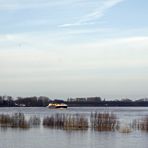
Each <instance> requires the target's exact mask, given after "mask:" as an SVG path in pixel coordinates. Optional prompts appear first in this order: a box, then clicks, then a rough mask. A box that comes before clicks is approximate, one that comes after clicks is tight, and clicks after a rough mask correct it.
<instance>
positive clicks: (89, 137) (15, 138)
mask: <svg viewBox="0 0 148 148" xmlns="http://www.w3.org/2000/svg"><path fill="white" fill-rule="evenodd" d="M96 111H97V112H106V111H109V112H113V113H114V114H116V115H117V118H118V120H119V121H121V123H124V124H128V123H130V122H131V121H132V120H134V119H140V118H142V117H144V116H146V115H148V108H126V107H122V108H118V107H116V108H115V107H112V108H104V107H102V108H99V107H91V108H88V107H83V108H77V107H76V108H68V109H67V110H50V109H48V108H0V114H2V113H4V114H13V113H16V112H21V113H24V114H25V115H26V116H27V117H29V116H32V115H36V116H38V117H40V118H41V119H42V118H43V117H46V116H50V115H51V114H54V113H71V114H74V113H81V114H84V115H86V116H89V115H90V114H91V112H96ZM46 147H48V148H110V147H112V148H147V147H148V133H145V132H140V131H133V132H131V133H128V134H125V133H119V132H98V131H92V130H90V129H89V130H87V131H65V130H57V129H50V128H44V127H42V126H40V127H37V128H30V129H28V130H20V129H12V128H6V129H4V128H1V129H0V148H46Z"/></svg>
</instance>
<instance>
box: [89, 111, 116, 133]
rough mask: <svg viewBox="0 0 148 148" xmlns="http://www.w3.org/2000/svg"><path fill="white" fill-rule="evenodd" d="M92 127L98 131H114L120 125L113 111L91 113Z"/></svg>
mask: <svg viewBox="0 0 148 148" xmlns="http://www.w3.org/2000/svg"><path fill="white" fill-rule="evenodd" d="M90 122H91V127H92V129H94V130H96V131H114V130H115V129H116V127H117V125H118V122H117V118H116V116H115V115H114V114H113V113H97V112H96V113H91V118H90Z"/></svg>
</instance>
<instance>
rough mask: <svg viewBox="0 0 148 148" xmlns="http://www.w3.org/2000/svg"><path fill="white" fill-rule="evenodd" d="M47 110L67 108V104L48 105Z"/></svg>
mask: <svg viewBox="0 0 148 148" xmlns="http://www.w3.org/2000/svg"><path fill="white" fill-rule="evenodd" d="M47 107H48V108H53V109H54V108H67V107H68V106H67V104H64V103H49V104H48V106H47Z"/></svg>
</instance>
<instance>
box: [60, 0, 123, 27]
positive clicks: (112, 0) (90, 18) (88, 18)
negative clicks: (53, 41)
mask: <svg viewBox="0 0 148 148" xmlns="http://www.w3.org/2000/svg"><path fill="white" fill-rule="evenodd" d="M122 1H123V0H106V1H104V2H103V3H102V4H101V5H99V6H98V7H97V8H96V9H95V10H93V11H92V12H90V13H89V14H87V15H85V16H83V17H82V18H81V19H79V20H78V21H77V22H74V23H66V24H62V25H59V27H73V26H81V25H90V24H94V23H95V22H94V21H96V20H97V19H100V18H101V17H103V16H104V15H105V12H106V11H107V10H108V9H110V8H112V7H114V6H116V5H117V4H119V3H121V2H122Z"/></svg>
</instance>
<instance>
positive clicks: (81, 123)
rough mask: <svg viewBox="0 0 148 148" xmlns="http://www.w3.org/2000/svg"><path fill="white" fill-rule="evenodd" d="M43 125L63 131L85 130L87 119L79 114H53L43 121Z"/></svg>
mask: <svg viewBox="0 0 148 148" xmlns="http://www.w3.org/2000/svg"><path fill="white" fill-rule="evenodd" d="M43 125H44V126H46V127H51V128H60V129H65V130H86V129H88V119H87V118H85V117H84V116H83V115H80V114H55V115H52V116H50V117H45V118H44V119H43Z"/></svg>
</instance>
